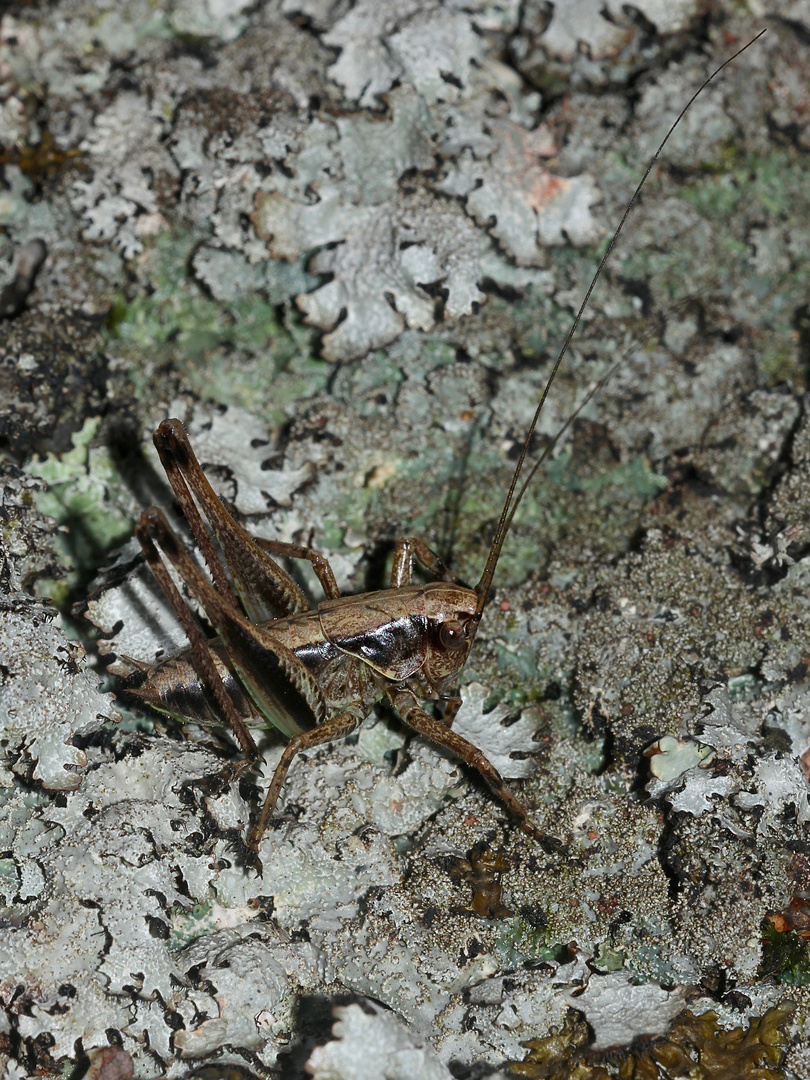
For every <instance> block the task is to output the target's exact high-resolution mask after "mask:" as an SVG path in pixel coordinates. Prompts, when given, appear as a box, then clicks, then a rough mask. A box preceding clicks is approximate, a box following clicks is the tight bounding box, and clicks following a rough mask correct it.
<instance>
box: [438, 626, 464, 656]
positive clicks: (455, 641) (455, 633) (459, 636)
mask: <svg viewBox="0 0 810 1080" xmlns="http://www.w3.org/2000/svg"><path fill="white" fill-rule="evenodd" d="M439 641H440V642H441V644H442V645H443V646H444V648H445V649H448V650H449V651H450V652H456V651H457V650H458V649H463V648H464V646H465V645H466V644H467V636H466V634H465V633H464V627H463V626H462V625H461V623H460V622H454V621H453V622H445V623H442V625H441V626H440V627H439Z"/></svg>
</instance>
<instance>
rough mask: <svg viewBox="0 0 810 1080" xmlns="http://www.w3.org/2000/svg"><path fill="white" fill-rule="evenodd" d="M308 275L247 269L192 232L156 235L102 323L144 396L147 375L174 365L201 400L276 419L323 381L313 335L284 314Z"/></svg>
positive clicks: (150, 382)
mask: <svg viewBox="0 0 810 1080" xmlns="http://www.w3.org/2000/svg"><path fill="white" fill-rule="evenodd" d="M201 252H202V254H201ZM212 252H213V253H212ZM209 280H211V281H215V282H216V293H213V292H212V291H211V289H210V287H209V285H208V281H209ZM309 280H310V279H309V278H308V276H307V275H306V274H305V273H304V271H303V269H302V268H301V267H300V266H297V265H296V266H294V267H292V268H290V267H287V266H284V265H282V264H275V263H272V262H268V263H266V264H262V266H261V267H258V268H256V267H252V266H251V265H250V264H249V263H248V262H247V260H246V259H245V258H244V257H243V256H241V255H240V254H238V253H236V252H230V253H228V252H218V251H216V250H214V249H207V248H201V246H200V238H199V237H198V236H196V235H194V234H192V233H188V232H172V231H169V230H164V231H163V232H161V233H159V234H158V236H157V237H156V239H155V240H154V242H153V244H152V246H151V247H150V248H148V249H147V250H146V251H145V252H144V253H143V255H142V256H141V259H140V263H139V284H138V286H136V287H133V288H132V290H131V291H130V293H129V294H128V295H124V294H120V295H119V296H118V297H117V299H116V301H115V303H114V304H113V307H112V310H111V314H110V320H109V327H110V331H111V333H112V335H113V338H114V339H115V349H116V351H122V350H123V352H124V354H125V356H127V357H128V358H129V360H130V364H129V371H130V378H131V380H132V384H133V389H134V390H135V393H136V395H137V396H138V397H139V398H141V399H148V400H153V399H154V381H155V378H156V377H158V375H159V374H160V372H161V370H162V369H173V370H174V371H176V372H178V373H179V374H180V376H181V378H182V380H183V382H184V383H185V385H187V386H189V387H190V388H192V389H193V390H195V391H196V392H197V393H198V394H199V395H200V396H201V397H205V398H209V399H211V400H213V401H216V402H218V403H219V404H223V405H239V406H241V407H243V408H250V409H251V411H252V412H254V413H256V414H257V415H260V416H262V417H264V418H265V419H268V420H269V421H270V422H275V423H279V422H280V421H281V420H283V418H284V416H285V409H286V408H287V407H288V406H290V405H291V403H292V402H294V401H296V400H298V399H300V398H302V397H306V396H309V395H311V394H312V393H314V392H315V391H316V390H317V389H321V388H322V387H323V385H324V383H325V380H326V368H325V366H324V365H323V364H320V363H319V362H316V361H314V360H313V359H312V348H313V344H314V342H313V335H312V333H311V332H310V331H307V330H305V329H304V327H303V326H302V325H301V322H300V319H299V318H298V317H296V316H294V315H293V314H292V312H291V311H288V312H287V314H283V305H284V301H285V299H286V298H287V297H288V296H289V295H290V293H291V292H294V291H296V290H297V289H300V288H302V287H303V285H304V284H305V283H306V282H308V281H309Z"/></svg>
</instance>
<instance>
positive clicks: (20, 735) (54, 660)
mask: <svg viewBox="0 0 810 1080" xmlns="http://www.w3.org/2000/svg"><path fill="white" fill-rule="evenodd" d="M53 616H54V612H52V611H48V610H47V609H46V608H44V607H42V606H40V605H38V604H36V603H33V602H29V603H26V602H25V598H21V600H20V603H19V604H18V605H17V606H16V610H15V609H9V608H6V610H4V611H2V612H0V671H1V672H2V679H0V745H2V759H1V760H0V776H1V777H2V779H3V783H4V784H5V785H8V784H9V783H11V781H12V780H13V776H14V774H15V773H17V774H19V775H21V776H28V775H30V776H31V778H32V779H33V780H34V781H37V782H39V783H41V784H43V785H44V786H45V787H46V788H48V789H50V790H52V791H72V790H73V789H75V788H77V787H78V786H79V785H80V784H81V782H82V769H83V768H84V766H85V765H86V764H87V756H86V754H85V753H84V751H83V750H81V749H79V748H78V747H77V746H75V745H74V744H73V742H72V739H73V738H74V736H76V735H89V734H90V733H91V732H94V731H99V730H100V729H101V728H103V727H104V726H106V725H107V724H109V723H110V722H111V721H112V720H115V719H116V718H117V716H118V714H117V712H116V710H115V708H114V707H113V704H112V698H111V696H110V695H109V694H102V693H100V692H99V689H98V684H99V677H98V675H96V674H94V673H93V672H92V671H86V670H84V661H85V652H84V649H83V648H82V647H81V645H79V644H78V643H77V642H75V641H69V640H68V639H67V638H66V637H65V635H64V633H63V632H62V630H61V629H60V628H59V627H58V626H57V625H55V624H54V623H53V622H52V619H53Z"/></svg>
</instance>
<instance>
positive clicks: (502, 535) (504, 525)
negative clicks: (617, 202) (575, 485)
mask: <svg viewBox="0 0 810 1080" xmlns="http://www.w3.org/2000/svg"><path fill="white" fill-rule="evenodd" d="M764 33H766V30H760V32H759V33H758V34H757V35H756V37H753V38H751V40H750V41H749V42H748V43H747V44H745V45H743V46H742V48H741V49H738V50H737V51H736V52H735V53H734V54H733V55H732V56H730V57H729V58H728V60H726V61H724V62H723V63H722V64H721V65H720V67H718V68H717V69H716V70H715V71H713V72H712V74H711V75H710V76H709V77H708V79H706V80H705V81H704V82H703V83H701V85H700V86H699V87H698V89H697V90H696V91H695V92H694V94H692V96H691V97H690V98H689V100H688V101H687V103H686V104H685V105H684V107H683V108H682V109H681V111H680V112H679V113H678V116H677V117H676V119H675V121H674V122H673V123H672V125H671V126H670V128H669V130H668V131H667V133H666V135H665V136H664V138H663V139H662V140H661V143H660V145H659V147H658V149H657V150H656V151H655V153H654V154H653V156H652V157H651V158H650V163H649V165H648V166H647V168H646V169H645V170H644V175H643V176H642V178H641V180H640V181H639V182H638V185H637V187H636V190H635V191H634V192H633V196H632V198H631V199H630V202H629V203H628V204H627V206H626V208H625V211H624V214H622V219H621V221H620V222H619V225H618V227H617V229H616V231H615V232H614V234H613V236H612V237H611V240H610V243H609V244H608V246H607V249H606V251H605V253H604V255H603V256H602V258H601V259H600V260H599V265H598V266H597V268H596V273H595V274H594V275H593V278H592V279H591V283H590V285H589V286H588V290H587V292H586V293H585V297H584V299H583V301H582V303H581V304H580V305H579V309H578V311H577V313H576V315H575V316H574V321H573V322H572V323H571V327H570V329H569V331H568V333H567V334H566V336H565V340H564V341H563V344H562V348H561V349H560V351H559V353H558V355H557V359H556V360H555V361H554V367H553V368H552V369H551V374H550V375H549V377H548V380H547V381H546V385H545V387H544V389H543V393H542V394H541V396H540V401H539V402H538V405H537V408H536V409H535V411H534V416H533V417H532V422H531V423H530V424H529V428H528V431H527V432H526V437H525V439H524V440H523V447H522V449H521V451H520V457H519V458H518V462H517V465H516V466H515V471H514V473H513V474H512V480H511V482H510V484H509V490H508V491H507V493H506V499H505V500H504V504H503V509H502V510H501V516H500V518H499V520H498V527H497V529H496V530H495V537H494V539H493V541H492V547H491V548H490V549H489V555H488V556H487V561H486V565H485V567H484V572H483V574H482V575H481V580H480V581H479V582H478V584H477V585H476V587H475V591H476V593H477V594H478V605H477V608H476V624H475V626H474V627H473V629H472V634H471V637H470V640H472V637H473V636H474V635H475V630H476V628H477V622H478V621H479V620H480V618H481V612H482V611H483V610H484V604H486V601H487V597H488V596H489V590H490V588H491V586H492V578H493V577H494V575H495V568H496V567H497V565H498V559H499V558H500V555H501V548H502V547H503V542H504V540H505V539H506V534H507V532H508V530H509V526H510V524H511V522H512V516H513V513H514V509H516V508H517V503H516V504H515V507H514V508H513V507H512V499H513V497H514V494H515V489H516V488H517V484H518V480H519V479H520V474H521V472H522V471H523V465H524V463H525V461H526V457H527V456H528V453H529V447H530V446H531V441H532V436H533V435H534V432H535V428H536V427H537V422H538V420H539V419H540V413H541V412H542V411H543V406H544V405H545V403H546V398H547V397H548V394H549V390H550V389H551V384H552V383H553V382H554V379H555V377H556V375H557V372H558V371H559V369H560V364H562V362H563V358H564V357H565V354H566V353H567V352H568V348H569V346H570V344H571V341H572V339H573V337H574V334H575V333H576V332H577V330H578V328H579V324H580V321H581V319H582V315H583V313H584V311H585V308H586V307H587V306H588V303H589V302H590V299H591V294H592V293H593V290H594V288H595V287H596V283H597V281H598V280H599V278H600V277H601V276H602V271H603V270H604V268H605V264H606V263H607V261H608V259H609V258H610V256H611V254H612V253H613V249H614V248H615V246H616V242H617V240H618V239H619V236H620V235H621V232H622V229H623V228H624V224H625V222H626V221H627V219H628V217H629V216H630V211H631V210H632V209H633V207H634V206H635V205H636V202H637V201H638V197H639V195H640V194H641V190H642V188H643V187H644V185H645V184H646V183H647V178H648V177H649V175H650V173H651V172H652V171H653V169H654V168H655V165H656V162H657V161H658V159H659V157H660V156H661V154H662V153H663V150H664V147H665V146H666V145H667V143H668V142H669V140H670V137H671V135H672V133H673V131H674V130H675V129H676V128H677V126H678V125H679V124H680V122H681V120H683V118H684V116H685V115H686V113H687V112H688V111H689V109H690V108H691V106H692V104H693V103H694V102H695V100H696V99H697V98H698V97H700V95H701V94H702V93H703V91H704V90H705V89H706V87H707V86H708V85H709V83H710V82H712V81H713V80H714V79H716V78H717V76H718V75H719V74H720V72H721V71H722V70H723V69H724V68H726V67H728V65H729V64H731V63H733V62H734V61H735V60H736V59H737V57H738V56H740V55H742V53H744V52H745V51H746V49H750V48H751V46H752V45H753V44H754V43H755V42H757V41H759V39H760V38H761V37H762V35H763V34H764ZM603 381H604V380H600V383H599V384H597V387H596V388H595V389H598V388H599V386H600V385H601V383H602V382H603ZM595 389H594V390H592V391H591V394H590V395H589V398H588V400H590V397H591V396H593V393H594V392H595ZM583 404H584V403H583ZM577 411H579V410H577ZM535 472H536V467H535V468H534V469H533V470H532V472H531V473H530V475H529V480H531V478H532V476H533V475H534V473H535ZM527 483H528V481H527ZM525 490H526V486H525V484H524V486H523V487H522V488H521V491H520V495H519V496H518V500H517V501H518V502H519V501H520V499H521V498H522V497H523V492H524V491H525Z"/></svg>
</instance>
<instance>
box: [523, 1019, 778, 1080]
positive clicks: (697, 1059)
mask: <svg viewBox="0 0 810 1080" xmlns="http://www.w3.org/2000/svg"><path fill="white" fill-rule="evenodd" d="M794 1007H795V1006H794V1005H793V1003H792V1002H786V1003H784V1004H782V1005H777V1006H775V1007H774V1008H772V1009H769V1010H768V1011H767V1012H766V1013H765V1015H764V1016H761V1017H758V1018H755V1019H753V1020H752V1021H751V1023H750V1025H749V1026H748V1028H742V1027H739V1028H732V1029H731V1030H730V1031H727V1030H726V1029H725V1028H723V1027H721V1026H720V1025H719V1024H718V1022H717V1014H716V1013H714V1012H706V1013H703V1014H702V1015H701V1016H694V1015H693V1014H692V1013H691V1012H690V1011H689V1010H688V1009H687V1010H685V1011H684V1012H682V1013H681V1014H680V1016H678V1017H677V1018H676V1019H675V1021H674V1022H673V1025H672V1027H671V1029H670V1031H669V1033H668V1034H667V1035H666V1037H665V1038H663V1039H656V1040H655V1041H654V1042H649V1041H647V1042H636V1043H633V1044H631V1045H630V1046H628V1047H626V1048H619V1049H616V1050H613V1051H609V1052H608V1053H602V1054H596V1053H594V1052H593V1051H589V1049H588V1041H589V1039H590V1033H589V1031H588V1025H587V1024H586V1022H585V1019H584V1017H583V1016H582V1014H581V1013H579V1012H577V1011H576V1010H574V1009H571V1010H569V1013H568V1016H567V1018H566V1022H565V1024H564V1025H563V1027H562V1028H561V1029H560V1030H559V1031H558V1032H555V1033H553V1034H552V1035H549V1036H548V1037H547V1038H545V1039H532V1040H531V1041H530V1042H527V1043H525V1044H524V1045H525V1046H526V1047H527V1049H528V1050H529V1053H528V1055H527V1056H526V1059H525V1060H524V1061H519V1062H511V1063H510V1064H509V1072H510V1074H511V1075H512V1076H525V1077H528V1078H529V1080H677V1078H678V1077H689V1080H783V1078H784V1072H783V1070H782V1062H783V1061H784V1055H785V1044H786V1041H787V1039H786V1036H785V1034H784V1032H783V1031H782V1027H783V1025H784V1023H785V1021H786V1020H787V1019H788V1017H789V1016H790V1015H791V1013H792V1012H793V1010H794Z"/></svg>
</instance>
